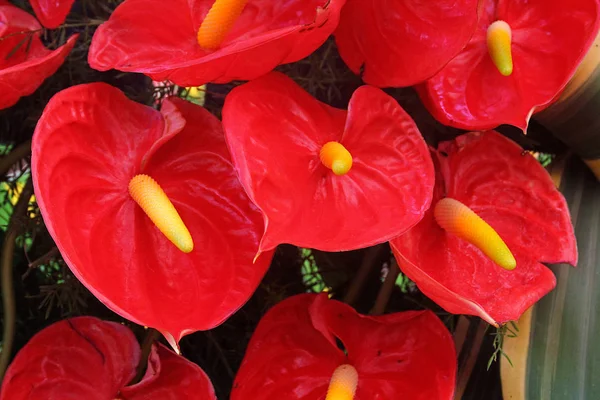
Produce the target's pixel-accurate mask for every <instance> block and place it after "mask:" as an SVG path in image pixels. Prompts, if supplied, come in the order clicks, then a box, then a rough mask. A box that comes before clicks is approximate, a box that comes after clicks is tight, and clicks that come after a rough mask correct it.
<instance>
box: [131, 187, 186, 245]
mask: <svg viewBox="0 0 600 400" xmlns="http://www.w3.org/2000/svg"><path fill="white" fill-rule="evenodd" d="M129 194H130V195H131V197H132V198H133V200H135V202H136V203H137V204H138V205H139V206H140V207H141V208H142V210H144V212H145V213H146V215H147V216H148V218H150V220H151V221H152V222H154V225H156V227H157V228H158V230H160V231H161V232H162V233H163V235H165V236H166V237H167V239H169V240H170V241H171V242H172V243H173V244H174V245H175V246H177V248H178V249H179V250H181V251H183V252H184V253H189V252H191V251H192V250H193V249H194V242H193V240H192V235H191V234H190V231H189V230H188V229H187V227H186V226H185V224H184V223H183V221H182V220H181V217H180V216H179V213H178V212H177V210H176V209H175V206H173V203H171V200H169V198H168V197H167V195H166V194H165V192H164V191H163V190H162V188H161V187H160V185H159V184H158V183H157V182H156V181H155V180H154V179H152V178H151V177H149V176H148V175H136V176H134V177H133V178H132V179H131V181H129Z"/></svg>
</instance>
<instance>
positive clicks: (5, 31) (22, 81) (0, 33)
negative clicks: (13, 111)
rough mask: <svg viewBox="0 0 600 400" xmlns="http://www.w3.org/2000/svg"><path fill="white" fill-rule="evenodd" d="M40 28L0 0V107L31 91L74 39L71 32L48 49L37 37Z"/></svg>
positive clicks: (55, 65) (49, 72)
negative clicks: (56, 44) (56, 46)
mask: <svg viewBox="0 0 600 400" xmlns="http://www.w3.org/2000/svg"><path fill="white" fill-rule="evenodd" d="M40 29H41V26H40V24H39V23H38V22H37V21H36V20H35V18H33V17H32V16H31V15H29V14H27V13H26V12H25V11H23V10H21V9H20V8H17V7H15V6H13V5H10V4H8V3H3V2H0V109H3V108H7V107H10V106H12V105H14V104H15V103H16V102H17V101H18V100H19V99H20V98H21V97H23V96H28V95H30V94H32V93H33V92H34V91H35V90H36V89H37V88H38V87H39V86H40V85H41V84H42V82H44V80H45V79H46V78H48V77H49V76H50V75H52V74H54V73H55V72H56V70H57V69H58V67H60V66H61V64H62V63H63V61H64V60H65V58H66V57H67V55H68V54H69V52H70V51H71V49H72V48H73V45H74V44H75V40H77V35H73V36H71V37H70V38H69V39H68V40H67V43H65V44H64V45H63V46H61V47H59V48H58V49H56V50H48V49H47V48H46V47H44V45H43V44H42V41H41V40H40V34H41V32H40V31H39V30H40ZM29 31H32V32H31V33H27V32H29ZM34 31H35V32H34ZM23 32H25V33H23Z"/></svg>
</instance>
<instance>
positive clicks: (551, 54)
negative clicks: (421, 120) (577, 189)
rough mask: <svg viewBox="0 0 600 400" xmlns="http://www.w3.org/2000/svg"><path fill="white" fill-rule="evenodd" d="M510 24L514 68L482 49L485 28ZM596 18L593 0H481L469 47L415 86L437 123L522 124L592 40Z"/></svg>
mask: <svg viewBox="0 0 600 400" xmlns="http://www.w3.org/2000/svg"><path fill="white" fill-rule="evenodd" d="M497 20H503V21H505V22H507V23H508V24H509V26H510V27H511V30H512V46H511V49H512V58H513V64H514V70H513V73H512V75H510V76H503V75H502V74H500V72H499V71H498V68H496V66H495V65H494V63H493V62H492V59H491V57H490V55H489V53H488V47H487V41H486V35H487V30H488V27H489V26H490V24H491V23H493V22H494V21H497ZM599 23H600V1H599V0H575V1H573V2H571V1H564V0H483V1H482V2H481V5H480V19H479V26H478V28H477V30H476V32H475V34H474V35H473V38H472V39H471V41H470V42H469V44H468V45H467V47H466V48H465V49H464V50H463V51H462V52H461V53H460V54H458V55H457V56H456V57H455V58H454V59H453V60H452V61H450V62H449V63H448V64H447V65H446V67H444V69H442V70H441V71H440V72H439V73H438V74H436V75H435V76H434V77H432V78H431V79H429V80H428V81H427V82H425V83H424V84H423V85H422V86H421V87H420V88H419V94H420V95H421V99H422V100H423V102H424V103H425V105H426V106H427V108H428V109H429V111H430V112H431V113H432V114H433V116H434V117H435V118H436V119H437V120H438V121H440V122H442V123H444V124H446V125H450V126H454V127H457V128H462V129H472V130H484V129H491V128H494V127H496V126H498V125H501V124H510V125H514V126H516V127H519V128H521V129H523V130H525V129H526V128H527V124H528V122H529V118H530V117H531V114H532V113H534V112H535V111H536V110H538V109H542V108H544V107H545V106H547V105H548V104H549V103H550V102H552V100H553V99H554V98H555V97H556V96H557V94H559V93H560V91H561V90H562V89H563V88H564V87H565V85H566V84H567V82H568V81H569V79H571V77H572V76H573V74H574V73H575V69H576V68H577V66H578V65H579V63H580V62H581V60H582V59H583V57H584V56H585V54H586V52H587V50H588V49H589V47H590V46H591V44H592V42H593V40H594V38H595V37H596V34H597V33H598V27H599Z"/></svg>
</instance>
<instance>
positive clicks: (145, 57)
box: [89, 0, 345, 86]
mask: <svg viewBox="0 0 600 400" xmlns="http://www.w3.org/2000/svg"><path fill="white" fill-rule="evenodd" d="M213 3H214V0H189V1H188V0H170V1H168V2H165V1H163V0H126V1H125V2H124V3H123V4H121V5H120V6H119V7H118V8H117V9H116V10H115V12H114V13H113V14H112V15H111V17H110V19H109V20H108V22H106V23H104V24H102V25H101V26H100V27H99V28H98V30H97V31H96V33H95V34H94V38H93V41H92V45H91V47H90V53H89V63H90V65H91V66H92V68H95V69H98V70H100V71H105V70H108V69H111V68H114V69H118V70H120V71H127V72H141V73H144V74H146V75H148V76H150V77H151V78H152V79H154V80H155V81H162V80H167V79H168V80H171V81H172V82H175V83H177V84H179V85H182V86H194V85H200V84H204V83H207V82H215V83H226V82H229V81H232V80H236V79H242V80H248V79H253V78H256V77H258V76H261V75H263V74H265V73H267V72H269V71H271V70H272V69H273V68H275V67H276V66H277V65H279V64H285V63H289V62H294V61H298V60H300V59H302V58H304V57H306V56H308V55H309V54H310V53H312V52H313V51H315V50H316V49H317V48H318V47H319V46H320V45H321V44H323V42H325V40H326V39H327V37H328V36H329V35H330V34H331V33H332V32H333V30H334V29H335V27H336V26H337V24H338V20H339V13H340V9H341V7H342V6H343V5H344V3H345V0H289V1H280V0H249V1H248V3H247V5H246V7H245V8H244V11H243V12H242V14H241V16H240V17H239V18H238V19H237V21H236V22H235V24H234V26H233V29H232V30H231V31H230V32H229V34H228V35H227V36H226V37H225V40H224V42H223V43H222V45H221V46H220V48H218V49H217V50H205V49H203V48H201V47H200V45H199V44H198V42H197V35H196V33H197V32H198V29H199V27H200V25H201V23H202V21H203V20H204V17H205V16H206V14H207V13H208V10H209V9H210V7H211V6H212V5H213Z"/></svg>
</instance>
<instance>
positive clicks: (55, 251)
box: [21, 246, 60, 279]
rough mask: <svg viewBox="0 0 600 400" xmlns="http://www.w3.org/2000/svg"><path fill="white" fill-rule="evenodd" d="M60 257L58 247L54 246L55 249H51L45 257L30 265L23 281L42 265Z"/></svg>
mask: <svg viewBox="0 0 600 400" xmlns="http://www.w3.org/2000/svg"><path fill="white" fill-rule="evenodd" d="M59 255H60V252H59V251H58V247H56V246H54V247H53V248H51V249H50V251H48V252H47V253H46V254H44V255H43V256H41V257H39V258H37V259H35V260H33V261H31V262H30V263H29V266H28V268H27V271H25V273H24V274H23V276H22V277H21V278H22V279H25V278H27V276H29V274H30V273H31V271H33V270H34V269H36V268H37V267H39V266H40V265H44V264H48V262H49V261H50V260H52V259H54V258H56V257H57V256H59Z"/></svg>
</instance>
